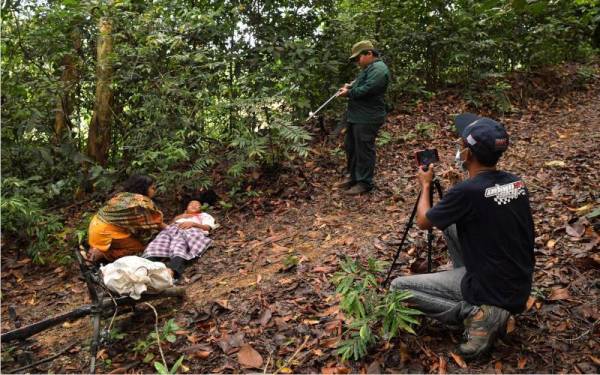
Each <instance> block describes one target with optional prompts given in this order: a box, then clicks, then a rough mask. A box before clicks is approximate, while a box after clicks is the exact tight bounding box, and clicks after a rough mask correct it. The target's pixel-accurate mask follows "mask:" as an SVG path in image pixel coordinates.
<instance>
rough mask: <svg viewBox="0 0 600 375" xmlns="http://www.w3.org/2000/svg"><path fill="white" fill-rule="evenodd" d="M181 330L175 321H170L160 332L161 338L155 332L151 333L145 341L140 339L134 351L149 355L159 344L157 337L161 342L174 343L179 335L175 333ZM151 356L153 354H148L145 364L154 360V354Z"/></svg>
mask: <svg viewBox="0 0 600 375" xmlns="http://www.w3.org/2000/svg"><path fill="white" fill-rule="evenodd" d="M180 329H181V328H180V327H179V326H178V325H177V323H175V320H174V319H169V320H168V321H167V322H165V324H164V325H163V327H162V328H161V329H160V330H159V336H157V335H156V332H155V331H152V332H150V333H149V334H148V336H147V337H146V338H145V339H140V340H138V341H137V342H136V343H135V345H134V347H133V351H134V352H135V353H138V354H143V353H147V352H148V350H149V349H150V348H151V347H152V346H153V345H155V344H157V337H159V338H160V342H165V341H167V342H170V343H174V342H175V341H177V335H176V334H175V332H176V331H178V330H180ZM150 354H152V353H147V354H146V357H145V359H144V362H150V361H151V360H152V359H153V358H154V354H152V355H150Z"/></svg>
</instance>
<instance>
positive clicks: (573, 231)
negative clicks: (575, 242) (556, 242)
mask: <svg viewBox="0 0 600 375" xmlns="http://www.w3.org/2000/svg"><path fill="white" fill-rule="evenodd" d="M565 231H566V232H567V234H568V235H569V236H571V237H575V238H580V237H581V236H583V234H584V233H585V227H584V226H583V224H581V223H580V222H575V223H573V224H567V225H566V226H565Z"/></svg>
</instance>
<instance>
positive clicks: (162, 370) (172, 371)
mask: <svg viewBox="0 0 600 375" xmlns="http://www.w3.org/2000/svg"><path fill="white" fill-rule="evenodd" d="M184 359H185V355H182V356H181V357H179V359H178V360H177V362H175V363H174V364H173V367H171V369H170V370H169V368H167V367H165V365H163V364H162V363H160V362H154V368H155V369H156V371H158V373H159V374H161V375H165V374H177V370H179V367H181V365H182V364H183V360H184Z"/></svg>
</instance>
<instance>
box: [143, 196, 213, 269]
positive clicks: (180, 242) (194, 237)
mask: <svg viewBox="0 0 600 375" xmlns="http://www.w3.org/2000/svg"><path fill="white" fill-rule="evenodd" d="M216 227H217V225H216V224H215V219H214V218H213V217H212V216H211V215H209V214H207V213H206V212H202V205H201V204H200V202H199V201H196V200H193V201H190V202H189V203H188V205H187V209H186V210H185V212H184V213H182V214H181V215H178V216H176V217H175V219H173V223H172V224H171V225H169V226H168V227H166V228H165V229H164V230H162V231H161V232H160V233H159V234H158V236H156V238H155V239H154V240H152V242H150V243H149V244H148V247H147V248H146V250H145V251H144V255H143V257H144V258H147V259H150V260H159V259H163V258H169V260H170V261H169V264H168V267H169V268H170V269H171V270H173V276H174V277H175V278H176V279H178V278H180V277H181V274H182V272H183V268H184V266H185V262H186V261H189V260H192V259H194V258H196V257H198V256H200V255H201V254H202V253H203V252H204V250H206V249H207V248H208V246H209V245H210V243H211V242H212V240H211V239H210V238H209V237H208V234H209V231H210V230H211V229H214V228H216Z"/></svg>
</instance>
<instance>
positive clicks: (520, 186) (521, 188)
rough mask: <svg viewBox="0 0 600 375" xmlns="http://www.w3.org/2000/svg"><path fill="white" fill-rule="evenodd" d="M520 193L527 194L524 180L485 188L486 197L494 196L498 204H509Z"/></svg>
mask: <svg viewBox="0 0 600 375" xmlns="http://www.w3.org/2000/svg"><path fill="white" fill-rule="evenodd" d="M519 195H525V184H524V183H523V181H515V182H511V183H510V184H506V185H496V186H492V187H489V188H487V189H485V197H486V198H489V197H494V202H496V203H498V205H503V204H507V203H509V202H510V201H512V200H513V199H517V198H518V197H519Z"/></svg>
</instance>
